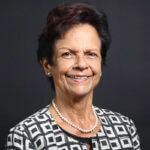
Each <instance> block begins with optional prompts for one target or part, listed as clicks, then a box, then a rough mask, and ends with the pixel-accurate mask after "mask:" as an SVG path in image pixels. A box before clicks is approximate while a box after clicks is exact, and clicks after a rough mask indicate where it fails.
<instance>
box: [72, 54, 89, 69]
mask: <svg viewBox="0 0 150 150" xmlns="http://www.w3.org/2000/svg"><path fill="white" fill-rule="evenodd" d="M87 68H88V65H87V62H86V59H85V57H84V56H83V55H80V56H78V57H77V58H76V63H75V69H78V70H81V71H82V70H85V69H87Z"/></svg>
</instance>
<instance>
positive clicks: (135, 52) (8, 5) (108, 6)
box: [0, 0, 150, 150]
mask: <svg viewBox="0 0 150 150" xmlns="http://www.w3.org/2000/svg"><path fill="white" fill-rule="evenodd" d="M68 1H69V0H68ZM70 1H71V0H70ZM70 1H69V2H70ZM72 2H89V3H90V4H93V5H95V6H96V7H97V8H99V9H102V10H103V11H104V12H106V14H107V16H108V22H109V27H110V32H111V35H112V45H111V48H110V49H109V52H108V57H107V67H104V68H103V75H102V79H101V81H100V83H99V85H98V87H97V88H96V89H95V94H94V105H96V106H98V107H102V108H106V109H111V110H112V111H115V112H120V113H122V114H124V115H126V116H128V117H130V118H132V119H133V121H134V122H135V124H136V127H137V129H138V133H139V135H140V138H141V145H142V149H143V150H148V149H149V134H150V132H149V131H150V130H149V127H150V111H149V109H150V107H149V106H150V101H149V100H150V46H149V44H150V30H149V28H150V18H149V16H150V9H149V6H150V1H148V0H147V1H146V0H139V1H137V0H132V1H131V0H113V1H110V0H91V1H90V0H87V1H86V0H85V1H77V0H76V1H72ZM62 3H63V0H55V1H52V0H44V1H43V0H29V1H27V0H21V1H19V0H12V1H7V0H5V1H4V0H3V1H2V0H1V1H0V56H1V57H0V71H1V73H0V76H1V77H0V79H1V81H0V111H1V113H0V118H1V121H0V146H1V147H0V149H2V150H3V149H4V147H3V146H4V143H5V141H6V136H7V134H8V130H9V129H10V128H11V127H13V126H14V125H15V124H17V123H18V122H20V121H21V120H23V119H25V118H26V117H27V116H29V115H31V114H33V113H34V112H36V111H37V110H38V109H40V108H43V107H44V106H46V105H48V104H49V103H50V102H51V98H52V97H53V96H54V94H53V93H52V90H51V89H50V88H49V85H48V81H47V79H46V77H45V75H44V72H43V70H42V68H41V67H40V65H39V64H38V63H37V58H36V50H37V45H38V43H37V39H38V35H39V34H40V32H41V30H42V28H43V26H44V25H45V23H46V16H47V14H48V12H49V10H50V9H51V8H53V7H55V6H56V5H58V4H62Z"/></svg>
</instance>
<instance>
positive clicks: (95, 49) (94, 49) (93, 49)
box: [57, 47, 98, 51]
mask: <svg viewBox="0 0 150 150" xmlns="http://www.w3.org/2000/svg"><path fill="white" fill-rule="evenodd" d="M61 49H67V50H70V51H76V50H75V49H71V48H69V47H60V48H58V49H57V50H61ZM97 50H98V49H97V48H92V49H86V51H97Z"/></svg>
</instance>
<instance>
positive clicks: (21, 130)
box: [6, 106, 52, 149]
mask: <svg viewBox="0 0 150 150" xmlns="http://www.w3.org/2000/svg"><path fill="white" fill-rule="evenodd" d="M51 121H52V118H51V116H50V113H49V106H46V107H44V108H42V109H40V110H39V111H37V112H36V113H34V114H32V115H30V116H29V117H27V118H26V119H24V120H23V121H21V122H19V123H18V124H17V125H15V126H14V127H13V128H11V129H10V131H9V134H8V136H7V143H6V147H7V149H9V148H14V147H13V146H16V147H17V148H18V147H20V148H22V147H24V146H25V145H26V148H27V149H28V146H29V145H30V147H34V146H33V144H32V143H34V142H35V140H36V138H37V137H38V136H39V135H41V136H42V135H43V133H44V132H48V131H52V127H51ZM41 129H42V130H41ZM16 147H15V148H16Z"/></svg>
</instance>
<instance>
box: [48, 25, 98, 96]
mask: <svg viewBox="0 0 150 150" xmlns="http://www.w3.org/2000/svg"><path fill="white" fill-rule="evenodd" d="M100 50H101V40H100V38H99V36H98V33H97V31H96V30H95V28H94V27H92V26H91V25H89V24H80V25H76V26H74V27H73V28H71V29H70V30H69V31H67V32H66V34H65V35H64V37H63V38H62V39H59V40H57V41H56V42H55V44H54V56H53V64H54V65H53V66H50V72H51V73H52V76H53V80H54V84H55V90H56V95H57V94H69V95H70V94H71V95H75V96H84V95H87V94H90V93H92V92H93V89H94V87H95V86H96V85H97V84H98V82H99V79H100V74H101V54H100Z"/></svg>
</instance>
